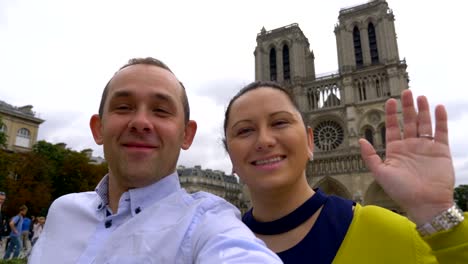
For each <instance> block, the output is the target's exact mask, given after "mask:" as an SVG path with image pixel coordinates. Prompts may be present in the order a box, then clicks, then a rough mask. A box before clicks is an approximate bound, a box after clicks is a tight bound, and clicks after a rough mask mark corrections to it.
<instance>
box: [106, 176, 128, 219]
mask: <svg viewBox="0 0 468 264" xmlns="http://www.w3.org/2000/svg"><path fill="white" fill-rule="evenodd" d="M107 184H108V186H107V197H108V199H109V207H110V209H111V210H112V213H113V214H115V213H117V210H118V208H119V201H120V197H121V196H122V194H123V193H124V192H126V191H128V188H124V187H123V186H122V185H121V184H119V183H118V182H117V181H116V180H115V179H114V178H113V177H111V176H110V175H109V181H108V182H107Z"/></svg>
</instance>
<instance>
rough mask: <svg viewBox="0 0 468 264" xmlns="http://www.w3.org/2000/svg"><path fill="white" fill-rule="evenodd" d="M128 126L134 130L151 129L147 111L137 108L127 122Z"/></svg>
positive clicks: (145, 130) (146, 130) (143, 130)
mask: <svg viewBox="0 0 468 264" xmlns="http://www.w3.org/2000/svg"><path fill="white" fill-rule="evenodd" d="M128 126H129V128H130V129H131V130H132V131H135V132H149V131H151V122H150V116H149V113H147V111H145V110H138V111H136V112H135V114H134V115H133V117H132V119H131V120H130V122H129V123H128Z"/></svg>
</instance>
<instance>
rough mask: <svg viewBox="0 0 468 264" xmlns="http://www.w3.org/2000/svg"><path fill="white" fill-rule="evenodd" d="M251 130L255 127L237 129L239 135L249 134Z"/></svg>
mask: <svg viewBox="0 0 468 264" xmlns="http://www.w3.org/2000/svg"><path fill="white" fill-rule="evenodd" d="M251 131H253V129H251V128H241V129H239V130H238V131H237V135H238V136H242V135H245V134H247V133H249V132H251Z"/></svg>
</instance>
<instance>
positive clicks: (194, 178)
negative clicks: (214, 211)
mask: <svg viewBox="0 0 468 264" xmlns="http://www.w3.org/2000/svg"><path fill="white" fill-rule="evenodd" d="M177 173H178V174H179V181H180V184H181V186H182V188H184V189H185V190H187V192H189V193H194V192H198V191H204V192H209V193H212V194H215V195H217V196H220V197H222V198H224V199H225V200H227V201H228V202H230V203H232V204H233V205H235V206H236V207H237V208H239V209H240V210H241V212H245V211H246V210H247V209H248V208H247V204H246V202H245V201H244V199H243V195H242V185H241V184H239V181H238V180H237V178H236V177H235V176H233V175H226V174H225V173H224V172H223V171H219V170H211V169H202V168H201V166H199V165H198V166H195V167H193V168H186V167H184V166H178V167H177Z"/></svg>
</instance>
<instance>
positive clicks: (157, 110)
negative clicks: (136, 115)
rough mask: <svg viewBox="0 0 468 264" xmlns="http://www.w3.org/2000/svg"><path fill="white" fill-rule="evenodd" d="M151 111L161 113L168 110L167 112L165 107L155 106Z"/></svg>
mask: <svg viewBox="0 0 468 264" xmlns="http://www.w3.org/2000/svg"><path fill="white" fill-rule="evenodd" d="M153 112H155V113H162V114H169V112H168V111H167V110H166V109H164V108H155V109H154V110H153Z"/></svg>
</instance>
